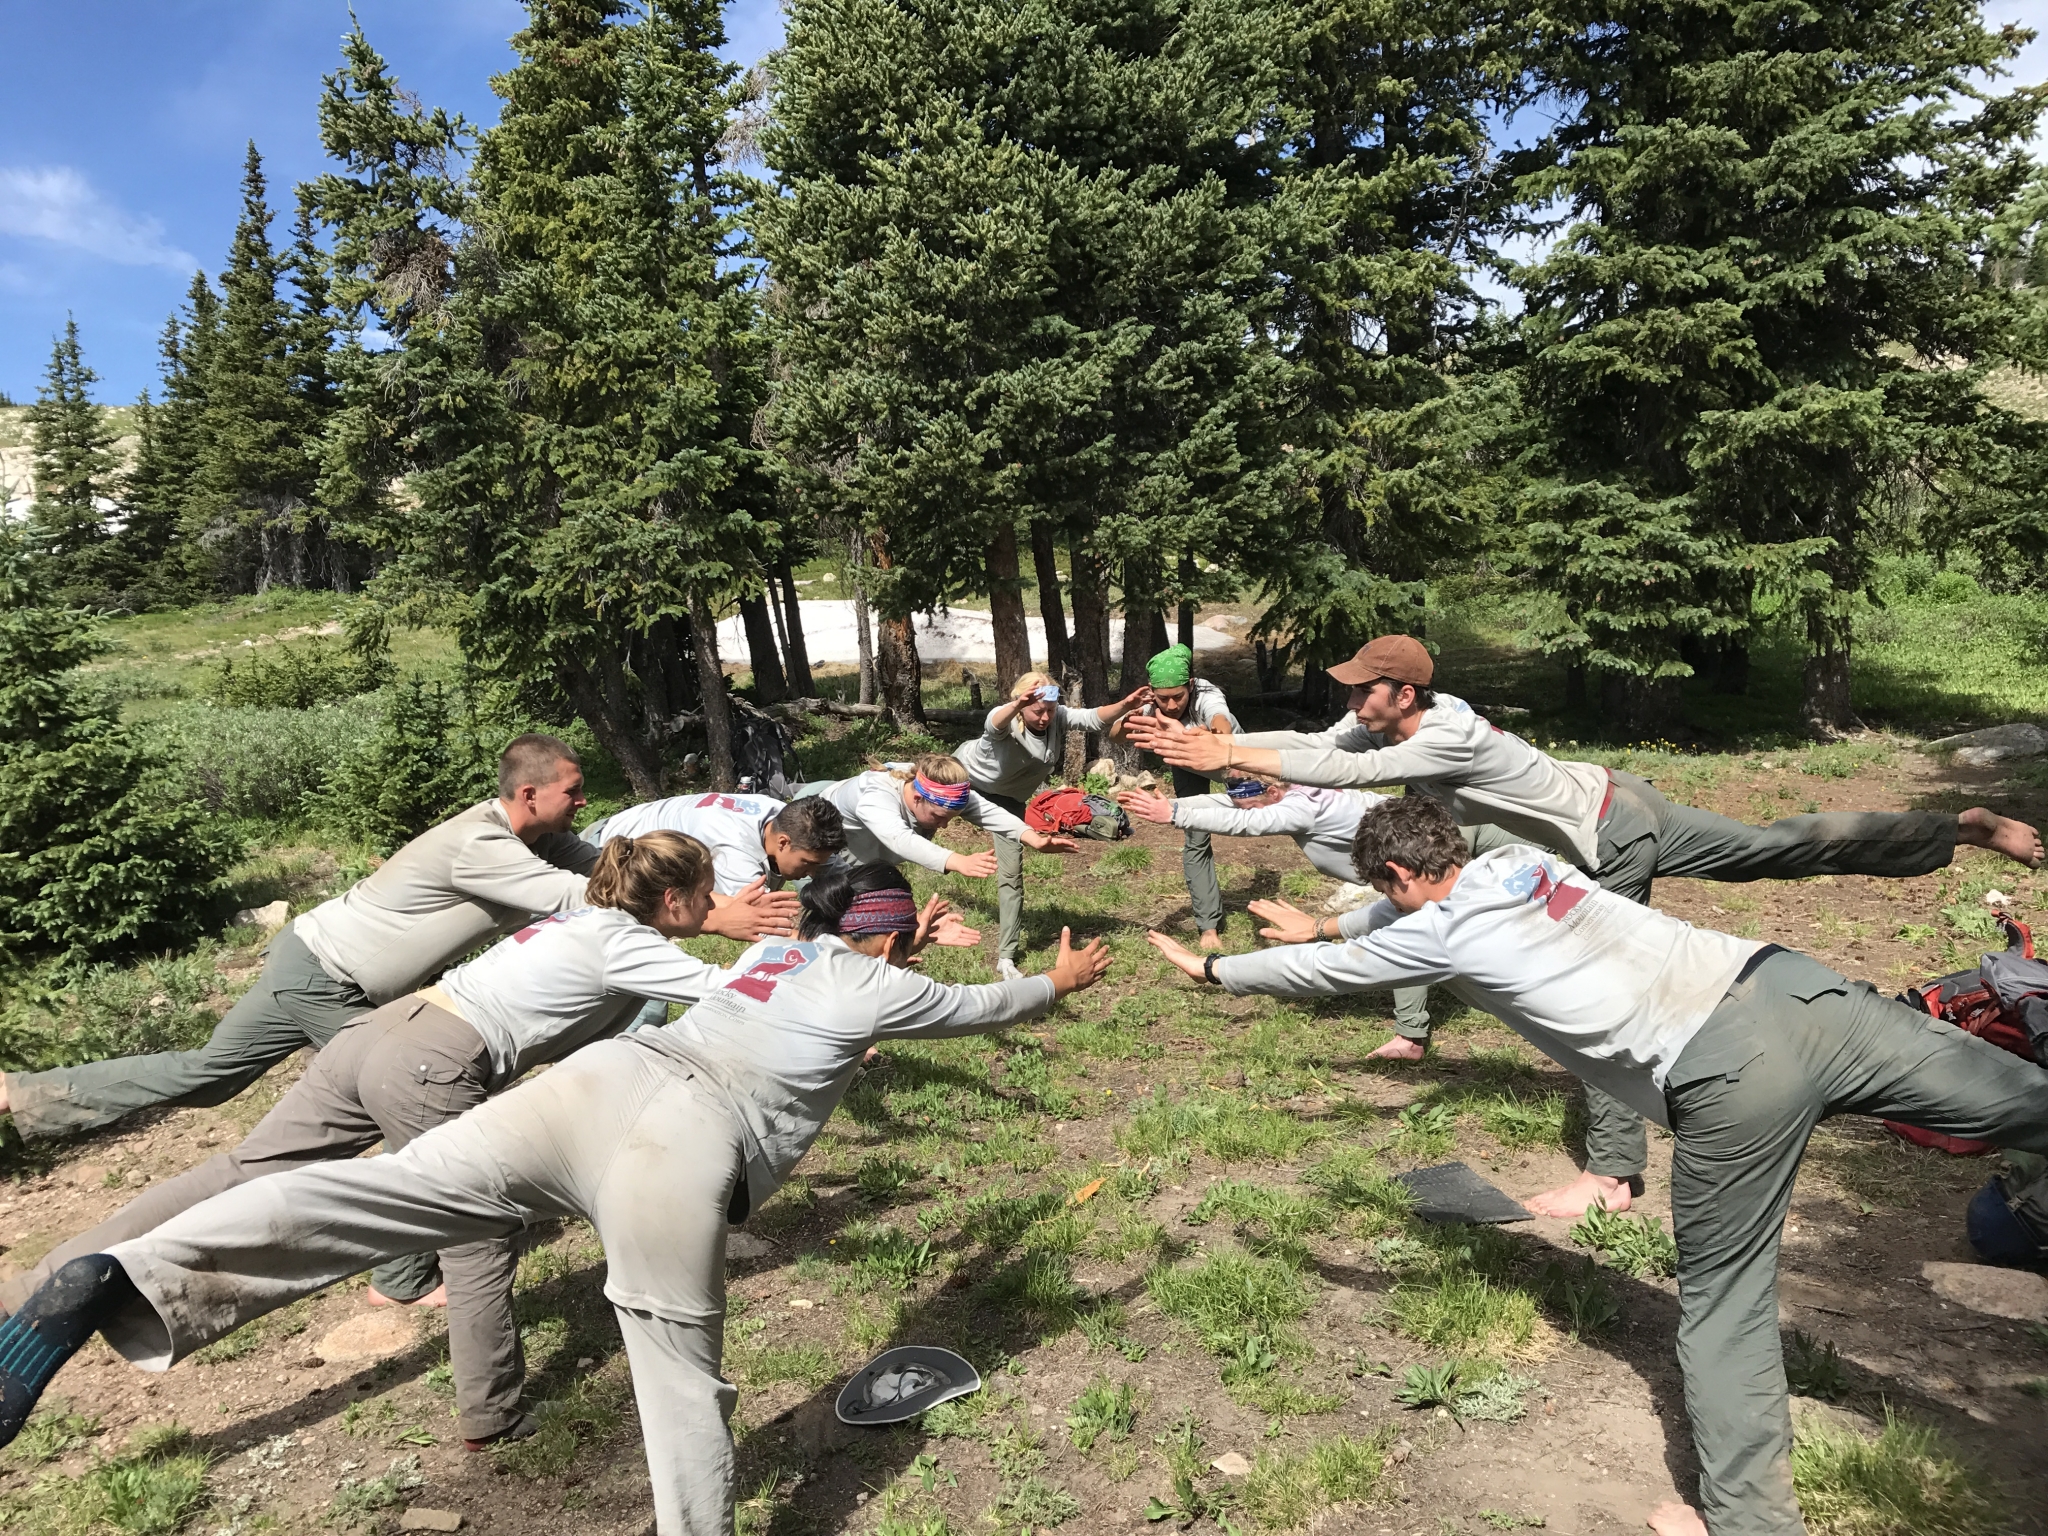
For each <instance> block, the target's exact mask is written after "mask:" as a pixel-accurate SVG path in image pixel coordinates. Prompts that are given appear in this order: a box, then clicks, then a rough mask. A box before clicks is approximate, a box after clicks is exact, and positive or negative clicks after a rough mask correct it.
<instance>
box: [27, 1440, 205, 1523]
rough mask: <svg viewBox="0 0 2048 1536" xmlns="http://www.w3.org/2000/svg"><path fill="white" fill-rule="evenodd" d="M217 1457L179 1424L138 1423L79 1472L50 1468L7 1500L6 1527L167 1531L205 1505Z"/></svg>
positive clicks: (184, 1521) (183, 1521)
mask: <svg viewBox="0 0 2048 1536" xmlns="http://www.w3.org/2000/svg"><path fill="white" fill-rule="evenodd" d="M210 1460H211V1458H210V1457H209V1456H207V1455H206V1454H205V1453H203V1452H200V1451H196V1450H194V1449H192V1437H191V1435H190V1433H189V1432H187V1431H186V1430H185V1429H183V1428H181V1427H180V1426H178V1425H175V1424H172V1425H162V1426H157V1427H155V1428H150V1429H143V1430H138V1431H137V1432H136V1434H135V1435H134V1436H133V1437H132V1438H131V1439H130V1440H129V1442H128V1446H127V1447H126V1448H125V1449H124V1450H123V1451H122V1452H121V1454H120V1455H118V1456H112V1457H105V1458H102V1459H101V1460H99V1461H97V1462H96V1463H95V1464H94V1465H93V1466H92V1467H90V1468H89V1469H88V1470H86V1471H85V1472H83V1473H81V1474H80V1475H79V1476H77V1477H64V1476H61V1475H59V1474H56V1473H45V1474H43V1475H42V1476H41V1477H39V1478H37V1479H36V1481H35V1484H34V1485H33V1486H32V1487H31V1488H30V1489H29V1490H28V1491H27V1492H26V1493H22V1494H17V1495H13V1496H10V1497H8V1498H5V1499H0V1529H4V1530H6V1531H7V1532H9V1533H10V1536H98V1533H101V1532H110V1531H111V1532H120V1533H122V1536H166V1533H168V1532H172V1531H176V1530H178V1529H179V1528H180V1527H181V1526H183V1525H184V1524H185V1523H186V1521H187V1520H189V1519H190V1518H191V1517H192V1516H193V1515H195V1514H196V1513H198V1511H199V1510H200V1509H201V1508H203V1507H204V1506H205V1504H206V1502H207V1498H208V1494H207V1488H206V1469H207V1466H208V1464H209V1462H210Z"/></svg>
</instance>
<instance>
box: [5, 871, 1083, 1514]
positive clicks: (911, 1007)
mask: <svg viewBox="0 0 2048 1536" xmlns="http://www.w3.org/2000/svg"><path fill="white" fill-rule="evenodd" d="M803 903H804V914H803V920H802V923H801V925H800V927H799V930H798V931H799V935H800V937H799V938H798V939H797V940H794V941H792V940H789V939H769V940H765V941H763V942H762V943H760V944H757V945H755V946H754V947H753V948H752V949H751V950H749V951H747V953H746V954H744V955H742V956H741V957H740V959H739V961H738V962H737V963H736V964H735V966H734V968H733V971H732V973H731V980H729V981H728V982H727V983H726V984H725V985H724V986H722V987H721V988H719V989H718V990H717V991H715V992H713V993H711V994H710V995H709V996H708V997H707V998H706V999H705V1000H704V1001H703V1002H701V1003H699V1004H697V1006H696V1007H694V1008H692V1009H691V1010H690V1011H689V1012H688V1013H686V1014H684V1015H683V1016H682V1017H681V1018H680V1019H678V1020H677V1021H676V1022H675V1023H673V1024H670V1025H667V1026H665V1027H664V1028H661V1029H647V1030H641V1031H640V1032H639V1033H638V1034H633V1035H627V1036H625V1037H623V1038H622V1039H618V1040H610V1041H606V1042H603V1043H601V1044H598V1045H592V1046H587V1047H585V1048H584V1049H583V1050H581V1051H578V1052H577V1053H576V1054H575V1055H574V1056H572V1057H570V1058H569V1059H568V1060H567V1061H565V1062H563V1063H562V1064H561V1065H560V1066H557V1067H555V1068H553V1069H551V1070H550V1071H547V1072H544V1073H542V1074H541V1075H540V1076H539V1077H536V1078H534V1079H532V1080H531V1081H529V1082H525V1083H522V1084H520V1086H519V1087H517V1088H515V1089H513V1090H512V1091H511V1092H510V1093H506V1094H503V1095H501V1096H500V1097H498V1098H495V1099H492V1100H491V1101H489V1102H488V1103H486V1104H483V1105H480V1106H479V1107H478V1108H476V1109H474V1110H472V1111H471V1112H470V1113H468V1114H466V1115H464V1116H462V1118H461V1119H459V1120H455V1121H451V1122H450V1123H448V1124H446V1125H442V1126H439V1127H437V1128H436V1129H434V1130H432V1131H429V1132H428V1133H427V1134H426V1135H424V1136H422V1137H420V1138H419V1139H418V1140H416V1141H413V1142H411V1143H410V1144H409V1145H407V1146H406V1147H405V1148H404V1149H403V1150H402V1151H400V1152H397V1153H394V1154H393V1155H392V1156H389V1157H375V1158H366V1159H358V1160H351V1161H348V1162H342V1163H328V1164H324V1165H322V1166H320V1167H318V1168H305V1169H301V1170H299V1171H297V1172H295V1173H284V1174H279V1175H277V1176H276V1177H275V1178H269V1179H258V1180H256V1181H254V1182H253V1183H250V1184H246V1185H244V1186H243V1187H242V1188H240V1189H236V1190H231V1191H229V1192H228V1193H226V1194H223V1195H220V1196H218V1197H217V1198H215V1199H213V1200H209V1201H207V1202H206V1203H205V1204H204V1205H201V1206H197V1207H195V1208H194V1209H192V1210H189V1211H187V1212H185V1213H184V1214H183V1215H182V1216H178V1217H176V1218H174V1219H173V1220H171V1221H169V1222H167V1223H165V1224H164V1225H163V1226H161V1227H159V1228H157V1229H156V1230H155V1231H154V1232H152V1233H150V1234H149V1235H148V1236H147V1237H141V1238H135V1239H131V1240H129V1241H127V1242H123V1243H117V1244H115V1245H114V1246H113V1249H112V1253H111V1256H108V1255H104V1254H102V1255H92V1256H88V1257H85V1258H80V1259H74V1260H73V1261H72V1262H71V1263H70V1264H68V1265H66V1266H65V1267H64V1268H63V1269H61V1270H59V1271H58V1272H57V1274H56V1275H55V1276H54V1277H52V1278H51V1279H50V1280H49V1281H48V1282H47V1283H46V1284H45V1285H44V1286H43V1287H42V1289H41V1290H39V1291H37V1293H36V1294H35V1296H34V1297H32V1298H31V1299H30V1300H29V1302H28V1304H27V1305H26V1306H24V1307H23V1308H22V1309H21V1310H20V1311H19V1312H17V1313H16V1314H15V1315H14V1316H13V1317H11V1318H9V1319H8V1320H7V1321H6V1322H5V1323H4V1324H0V1445H4V1444H6V1443H7V1442H8V1441H10V1440H12V1439H13V1438H14V1436H15V1435H16V1433H18V1432H19V1430H20V1428H21V1426H22V1424H23V1422H24V1421H25V1420H26V1419H27V1417H28V1414H29V1411H30V1409H31V1408H33V1406H34V1404H35V1400H36V1397H37V1395H38V1394H40V1393H41V1391H42V1389H43V1387H44V1386H45V1385H47V1384H48V1382H49V1380H50V1377H51V1376H53V1375H54V1374H55V1373H56V1371H57V1369H58V1367H59V1366H61V1365H62V1364H63V1362H64V1360H65V1359H67V1358H69V1356H70V1354H71V1353H72V1352H73V1351H75V1350H76V1349H77V1347H78V1346H79V1345H81V1344H83V1343H84V1342H85V1341H86V1339H87V1338H89V1337H90V1336H91V1334H92V1332H93V1330H94V1329H100V1328H103V1329H104V1330H105V1331H106V1334H107V1338H108V1340H109V1342H111V1343H112V1344H113V1345H114V1347H115V1348H116V1349H118V1350H120V1351H121V1352H122V1353H123V1354H125V1355H126V1356H127V1357H128V1358H129V1359H130V1360H133V1361H134V1362H135V1363H136V1364H138V1365H140V1366H142V1367H143V1368H145V1369H148V1370H163V1369H165V1368H166V1367H168V1366H169V1365H170V1364H171V1363H172V1362H173V1361H175V1360H179V1359H182V1358H184V1357H185V1356H186V1355H189V1354H190V1353H191V1352H192V1351H193V1350H194V1349H196V1348H198V1347H199V1346H200V1345H201V1344H203V1343H205V1342H206V1341H207V1340H209V1339H214V1338H219V1337H220V1336H221V1335H222V1334H225V1333H228V1332H230V1331H231V1330H233V1329H234V1328H236V1327H239V1326H240V1325H241V1324H243V1323H245V1322H247V1321H249V1320H250V1319H251V1318H255V1317H261V1316H262V1315H263V1314H264V1313H266V1312H270V1311H274V1310H275V1309H276V1308H278V1307H281V1306H284V1305H286V1304H287V1303H289V1302H291V1301H293V1300H295V1299H296V1298H298V1297H301V1296H308V1295H311V1294H312V1293H313V1292H315V1291H317V1290H319V1289H321V1288H322V1287H323V1286H328V1285H332V1284H333V1283H334V1282H335V1281H336V1280H339V1279H342V1278H344V1277H345V1276H348V1275H351V1274H353V1273H355V1272H356V1271H357V1270H360V1269H361V1268H363V1267H364V1266H365V1265H366V1264H370V1263H373V1262H374V1261H375V1260H376V1259H377V1258H379V1257H380V1256H382V1255H384V1254H388V1253H402V1252H405V1251H408V1250H409V1249H412V1248H417V1247H421V1246H426V1247H434V1246H438V1245H443V1244H450V1243H468V1242H479V1241H485V1240H489V1239H503V1238H506V1237H509V1236H511V1235H512V1234H514V1233H517V1232H518V1231H519V1230H520V1229H521V1228H522V1227H525V1226H527V1225H529V1224H531V1223H533V1222H535V1221H544V1220H548V1219H550V1218H554V1217H563V1216H574V1217H581V1218H583V1219H585V1220H587V1221H589V1222H590V1223H591V1224H592V1225H593V1226H594V1227H596V1229H597V1236H598V1240H599V1241H600V1242H601V1243H602V1244H603V1245H604V1254H605V1266H606V1267H605V1283H604V1291H605V1295H606V1297H607V1298H609V1299H610V1301H611V1303H612V1306H613V1309H614V1311H615V1313H616V1315H617V1318H618V1323H619V1329H620V1331H621V1333H623V1334H624V1336H625V1342H626V1356H627V1359H628V1360H629V1361H630V1362H631V1364H632V1368H633V1391H634V1398H635V1401H636V1403H637V1405H638V1408H639V1412H640V1429H641V1434H642V1437H643V1438H644V1440H645V1442H646V1450H647V1462H648V1470H649V1472H650V1474H651V1476H652V1479H653V1487H654V1511H655V1529H656V1530H657V1531H658V1532H660V1533H661V1536H731V1532H732V1522H733V1487H732V1482H733V1467H732V1435H731V1433H730V1431H729V1429H728V1427H727V1422H728V1420H729V1419H730V1418H731V1415H732V1409H733V1404H734V1402H735V1400H736V1399H737V1397H738V1393H737V1391H736V1390H735V1389H734V1387H733V1386H732V1385H731V1384H730V1383H729V1382H727V1381H725V1380H724V1379H723V1377H722V1376H721V1375H720V1374H719V1363H720V1359H721V1357H722V1354H723V1350H724V1335H725V1234H726V1228H727V1225H728V1224H729V1223H736V1222H739V1221H742V1220H744V1219H745V1218H746V1215H747V1213H748V1211H749V1210H750V1209H753V1208H754V1207H757V1206H759V1205H760V1204H761V1202H763V1201H764V1200H766V1199H767V1198H768V1197H769V1196H770V1195H771V1194H773V1193H774V1192H775V1190H776V1189H777V1188H778V1187H779V1186H780V1185H781V1184H782V1182H783V1180H785V1179H786V1178H788V1177H789V1174H790V1171H791V1169H793V1168H794V1167H795V1166H796V1164H797V1161H798V1160H799V1159H800V1158H801V1157H802V1156H803V1155H804V1152H805V1150H806V1149H807V1148H808V1147H809V1146H810V1144H811V1143H812V1141H813V1140H815V1139H816V1137H817V1135H818V1132H819V1131H820V1130H822V1129H823V1128H824V1125H825V1122H826V1120H827V1119H828V1118H829V1117H830V1116H831V1114H832V1111H833V1110H834V1109H835V1108H837V1107H838V1104H839V1101H840V1099H841V1098H843V1097H844V1096H845V1094H846V1090H847V1088H848V1087H849V1086H850V1085H851V1084H852V1082H853V1077H854V1072H855V1070H856V1069H857V1068H858V1066H859V1064H860V1060H861V1056H862V1053H863V1052H864V1051H866V1049H867V1048H868V1046H869V1045H871V1044H872V1043H874V1042H875V1041H877V1040H882V1039H888V1038H905V1037H924V1038H932V1037H941V1036H951V1035H968V1034H983V1033H989V1032H993V1031H996V1030H1000V1029H1006V1028H1008V1027H1009V1026H1010V1025H1012V1024H1016V1023H1020V1022H1022V1021H1023V1020H1025V1019H1031V1018H1036V1017H1037V1016H1038V1015H1040V1014H1042V1013H1044V1012H1045V1011H1046V1010H1047V1009H1048V1008H1049V1007H1051V1006H1052V1004H1053V1002H1054V1001H1055V1000H1056V999H1057V998H1060V997H1063V996H1065V995H1066V994H1067V993H1069V992H1072V991H1075V990H1077V989H1078V988H1081V987H1086V986H1091V985H1093V984H1094V983H1095V982H1096V981H1097V980H1099V979H1100V978H1101V976H1102V974H1103V973H1104V972H1105V971H1106V970H1107V969H1108V968H1109V954H1108V951H1107V950H1106V949H1105V948H1104V947H1103V945H1102V944H1101V942H1100V941H1099V940H1098V941H1096V942H1093V943H1091V944H1089V945H1087V946H1086V947H1085V948H1082V949H1075V948H1074V947H1073V946H1072V943H1071V941H1070V939H1069V936H1068V935H1066V934H1064V933H1063V934H1062V935H1061V936H1060V947H1059V955H1058V958H1057V959H1056V960H1055V962H1054V964H1053V967H1052V969H1051V970H1050V971H1048V972H1047V973H1046V974H1045V975H1042V976H1029V977H1025V978H1023V979H1021V980H1017V981H1004V982H996V983H993V984H991V985H989V986H980V987H955V986H946V985H943V984H941V983H939V982H936V981H933V980H931V979H930V978H928V977H926V976H924V975H923V974H921V973H920V972H917V971H915V970H906V969H903V968H902V967H903V966H904V965H905V963H906V962H907V961H908V960H909V959H910V958H911V956H912V954H913V953H914V951H915V950H916V949H917V947H918V946H919V945H920V944H921V943H922V942H923V941H924V939H925V938H926V937H927V936H928V935H929V933H930V932H931V931H932V928H933V926H934V924H935V923H936V922H937V921H938V920H939V918H940V917H941V916H942V915H943V913H944V903H942V902H940V901H939V900H938V899H937V898H933V900H932V901H931V902H929V903H928V904H927V905H926V907H925V909H924V912H923V914H922V915H920V914H919V912H918V911H917V908H916V906H915V904H914V902H913V900H912V898H911V894H910V884H909V882H908V881H907V880H905V879H904V877H903V875H902V874H901V872H899V871H898V870H896V869H893V868H890V867H888V866H886V865H882V866H870V867H868V868H865V869H859V870H844V869H839V868H832V869H828V870H826V871H825V872H824V873H822V874H820V875H819V876H817V877H816V878H815V879H814V880H812V881H811V883H810V884H809V885H808V886H806V887H805V889H804V891H803Z"/></svg>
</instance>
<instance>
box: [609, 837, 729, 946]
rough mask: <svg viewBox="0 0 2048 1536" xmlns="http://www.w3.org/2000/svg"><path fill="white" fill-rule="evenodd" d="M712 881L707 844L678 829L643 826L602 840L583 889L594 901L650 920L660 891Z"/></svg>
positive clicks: (688, 890) (692, 890)
mask: <svg viewBox="0 0 2048 1536" xmlns="http://www.w3.org/2000/svg"><path fill="white" fill-rule="evenodd" d="M710 883H711V850H710V849H709V848H706V847H705V846H704V845H703V844H702V843H700V842H698V841H697V839H695V838H694V837H688V836H685V835H684V834H683V833H681V832H643V833H642V834H641V835H640V836H638V837H614V838H612V839H610V840H609V841H608V842H606V843H605V845H604V847H603V848H602V849H600V850H599V851H598V855H597V867H596V868H595V869H593V870H591V872H590V884H589V886H588V888H587V890H586V893H585V894H586V895H587V896H588V897H589V899H590V904H591V905H592V906H594V907H617V908H619V909H620V910H621V911H624V912H630V913H632V915H633V916H634V917H637V918H638V919H639V920H640V921H641V922H643V923H652V922H653V921H654V916H655V914H656V913H657V912H659V911H660V910H661V898H662V893H663V892H665V891H682V892H684V893H685V894H686V895H695V894H696V893H697V892H698V891H700V890H702V889H703V888H704V887H705V886H707V885H709V884H710Z"/></svg>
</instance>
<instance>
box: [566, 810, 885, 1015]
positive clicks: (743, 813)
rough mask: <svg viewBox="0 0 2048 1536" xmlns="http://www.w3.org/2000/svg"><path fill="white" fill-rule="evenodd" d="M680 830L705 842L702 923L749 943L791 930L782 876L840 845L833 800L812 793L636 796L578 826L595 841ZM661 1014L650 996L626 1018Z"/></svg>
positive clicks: (792, 909) (824, 860) (805, 869)
mask: <svg viewBox="0 0 2048 1536" xmlns="http://www.w3.org/2000/svg"><path fill="white" fill-rule="evenodd" d="M655 831H667V832H680V833H682V834H683V835H684V836H685V837H693V838H695V839H696V840H697V841H698V842H700V843H702V844H703V845H704V846H705V847H707V848H709V849H710V850H711V857H712V870H713V884H712V887H711V892H712V894H711V915H710V916H709V917H708V918H706V919H705V920H704V931H705V932H706V933H709V934H715V935H717V936H718V937H720V938H726V939H738V940H739V941H740V942H741V943H742V944H751V943H753V942H754V940H756V939H762V938H771V937H778V936H780V935H783V934H787V933H792V932H794V931H795V925H796V914H797V899H796V895H795V893H794V892H788V891H783V890H781V889H780V887H781V885H782V882H783V881H785V880H808V879H809V878H810V877H811V876H812V875H815V874H816V873H817V872H818V871H819V870H821V869H823V868H824V867H825V866H826V864H828V863H829V862H831V859H832V856H833V855H834V854H836V853H838V852H839V850H840V849H842V848H844V847H845V846H846V827H845V823H844V822H843V821H842V820H841V819H840V816H839V808H838V807H837V806H836V805H834V804H832V802H831V801H829V800H820V799H817V798H815V797H813V798H812V799H809V800H794V801H791V802H789V803H788V804H784V803H783V802H782V801H780V800H774V799H770V798H769V797H768V796H767V795H728V794H720V793H718V792H717V791H713V792H712V793H710V794H700V795H672V796H670V797H669V798H667V799H665V800H643V801H642V802H641V803H640V804H638V805H629V806H627V807H626V808H625V809H624V810H622V811H617V812H614V813H613V814H612V815H610V816H607V817H605V818H604V819H603V820H601V821H594V822H592V823H591V824H590V825H589V826H587V827H585V828H584V829H583V838H584V841H586V842H588V843H590V844H591V845H592V846H593V847H598V848H602V847H603V846H604V845H605V844H606V843H607V842H609V841H610V840H611V839H612V838H615V837H622V836H623V837H640V836H643V835H644V834H646V833H648V832H655ZM667 1022H668V1004H667V1003H665V1002H662V1001H661V1000H660V999H658V998H657V999H651V1000H649V1002H648V1004H647V1006H646V1007H645V1008H643V1009H641V1010H640V1016H639V1017H638V1018H637V1019H635V1020H634V1021H633V1023H632V1024H631V1025H630V1026H629V1027H630V1028H633V1029H651V1028H653V1027H654V1026H655V1025H657V1024H665V1023H667Z"/></svg>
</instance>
